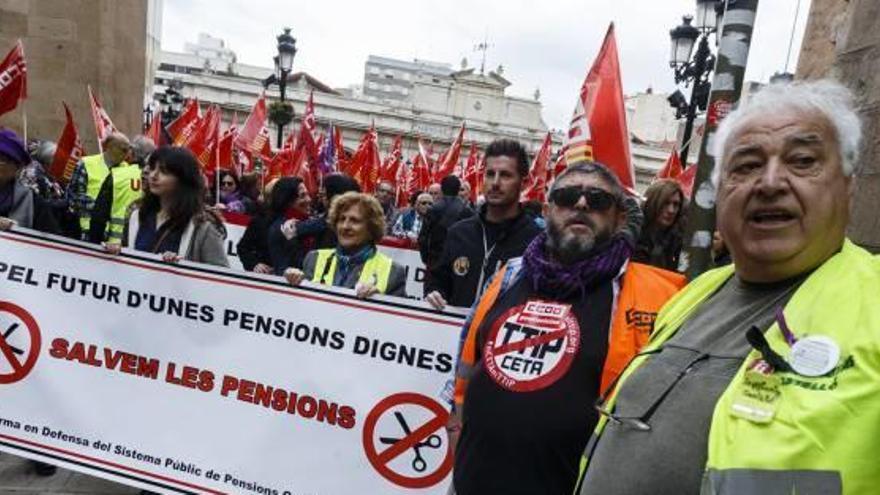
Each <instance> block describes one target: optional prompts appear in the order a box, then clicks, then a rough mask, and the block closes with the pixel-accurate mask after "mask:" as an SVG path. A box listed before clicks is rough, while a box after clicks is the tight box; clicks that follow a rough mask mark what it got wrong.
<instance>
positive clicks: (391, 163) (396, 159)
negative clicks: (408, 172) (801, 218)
mask: <svg viewBox="0 0 880 495" xmlns="http://www.w3.org/2000/svg"><path fill="white" fill-rule="evenodd" d="M402 146H403V143H402V138H401V136H400V135H398V136H397V137H396V138H394V144H392V145H391V153H389V154H388V156H387V157H385V162H384V163H382V170H381V171H380V172H379V181H381V182H389V183H391V184H393V185H395V186H396V185H397V176H398V173H399V171H400V164H401V163H402V162H403V151H402V149H401V147H402Z"/></svg>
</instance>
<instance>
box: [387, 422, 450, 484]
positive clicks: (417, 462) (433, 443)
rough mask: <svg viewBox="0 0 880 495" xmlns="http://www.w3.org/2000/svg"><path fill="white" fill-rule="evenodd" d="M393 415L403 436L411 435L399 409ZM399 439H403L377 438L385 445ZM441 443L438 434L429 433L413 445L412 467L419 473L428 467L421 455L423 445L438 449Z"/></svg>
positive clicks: (399, 439) (392, 443)
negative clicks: (423, 439) (421, 440)
mask: <svg viewBox="0 0 880 495" xmlns="http://www.w3.org/2000/svg"><path fill="white" fill-rule="evenodd" d="M394 417H395V418H397V422H398V423H400V428H401V429H403V434H404V437H408V436H410V435H412V431H411V430H410V428H409V425H408V424H407V423H406V418H404V417H403V414H401V413H400V411H395V412H394ZM401 440H403V438H389V437H380V438H379V441H380V442H382V443H383V444H385V445H394V444H396V443H397V442H399V441H401ZM442 443H443V440H441V439H440V437H439V436H438V435H431V436H429V437H428V438H426V439H425V441H423V442H418V443H416V444H415V445H413V447H412V449H413V452H415V454H416V457H415V459H413V462H412V468H413V469H414V470H416V472H419V473H423V472H425V470H426V469H428V463H426V462H425V459H424V458H423V457H422V452H421V449H422V448H425V447H427V448H429V449H439V448H440V445H441V444H442Z"/></svg>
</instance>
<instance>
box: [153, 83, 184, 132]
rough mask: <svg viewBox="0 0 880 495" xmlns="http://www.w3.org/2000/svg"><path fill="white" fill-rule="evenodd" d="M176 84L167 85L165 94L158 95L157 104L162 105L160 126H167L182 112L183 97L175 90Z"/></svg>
mask: <svg viewBox="0 0 880 495" xmlns="http://www.w3.org/2000/svg"><path fill="white" fill-rule="evenodd" d="M177 86H178V84H176V83H175V82H174V81H172V82H171V83H169V84H168V88H166V89H165V92H164V93H162V94H161V95H159V103H161V104H162V113H161V114H160V115H161V118H162V125H163V126H167V125H168V124H170V123H171V122H172V121H173V120H174V119H176V118H177V117H178V116H179V115H180V111H181V110H183V101H184V100H183V95H182V94H180V91H178V90H177Z"/></svg>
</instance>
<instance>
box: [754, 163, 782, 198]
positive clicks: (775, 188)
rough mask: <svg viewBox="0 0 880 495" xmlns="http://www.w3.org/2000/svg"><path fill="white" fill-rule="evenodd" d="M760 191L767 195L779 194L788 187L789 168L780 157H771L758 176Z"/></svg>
mask: <svg viewBox="0 0 880 495" xmlns="http://www.w3.org/2000/svg"><path fill="white" fill-rule="evenodd" d="M757 186H758V191H759V192H760V193H762V194H765V195H775V194H779V193H780V192H782V191H783V190H785V189H786V188H787V187H788V169H787V168H786V167H785V163H783V161H782V160H781V159H780V158H779V157H778V156H773V157H771V158H770V159H769V160H768V161H767V163H766V164H765V165H764V168H763V169H762V170H761V175H759V176H758V184H757Z"/></svg>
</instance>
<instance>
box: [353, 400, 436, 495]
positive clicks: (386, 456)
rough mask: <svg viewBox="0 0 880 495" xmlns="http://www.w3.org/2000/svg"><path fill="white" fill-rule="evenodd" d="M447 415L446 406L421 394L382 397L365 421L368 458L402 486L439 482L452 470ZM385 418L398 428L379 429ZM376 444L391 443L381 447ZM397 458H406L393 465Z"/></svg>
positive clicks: (364, 438)
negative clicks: (447, 438)
mask: <svg viewBox="0 0 880 495" xmlns="http://www.w3.org/2000/svg"><path fill="white" fill-rule="evenodd" d="M426 417H427V418H428V419H427V421H425V418H426ZM448 417H449V413H448V412H447V411H446V408H444V407H443V406H442V405H440V403H438V402H437V401H435V400H434V399H432V398H430V397H426V396H424V395H421V394H415V393H408V392H403V393H399V394H394V395H392V396H390V397H387V398H385V399H383V400H381V401H379V403H378V404H376V406H375V407H374V408H373V410H372V411H370V414H369V415H367V419H366V420H365V421H364V434H363V441H364V451H365V452H366V454H367V459H368V460H369V461H370V464H371V465H372V466H373V468H374V469H375V470H376V471H377V472H378V473H379V474H380V475H382V476H383V477H384V478H385V479H387V480H388V481H391V482H392V483H394V484H396V485H399V486H401V487H403V488H413V489H417V488H428V487H430V486H434V485H436V484H437V483H440V482H441V481H443V479H445V478H446V476H447V475H448V474H449V471H450V470H452V450H451V449H450V448H449V442H448V441H447V440H446V430H445V427H446V420H447V418H448ZM392 418H393V419H392ZM386 420H388V421H387V424H391V425H396V427H395V429H394V430H389V431H385V430H384V429H383V431H382V433H379V431H378V429H377V428H376V425H378V424H379V423H380V422H381V423H383V424H386ZM377 445H378V446H383V445H389V447H387V448H385V449H384V450H381V451H380V449H379V447H377ZM432 454H433V455H432ZM438 454H439V455H438ZM397 459H402V460H403V461H405V462H397V463H394V464H395V467H391V464H392V463H393V461H395V460H397Z"/></svg>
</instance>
